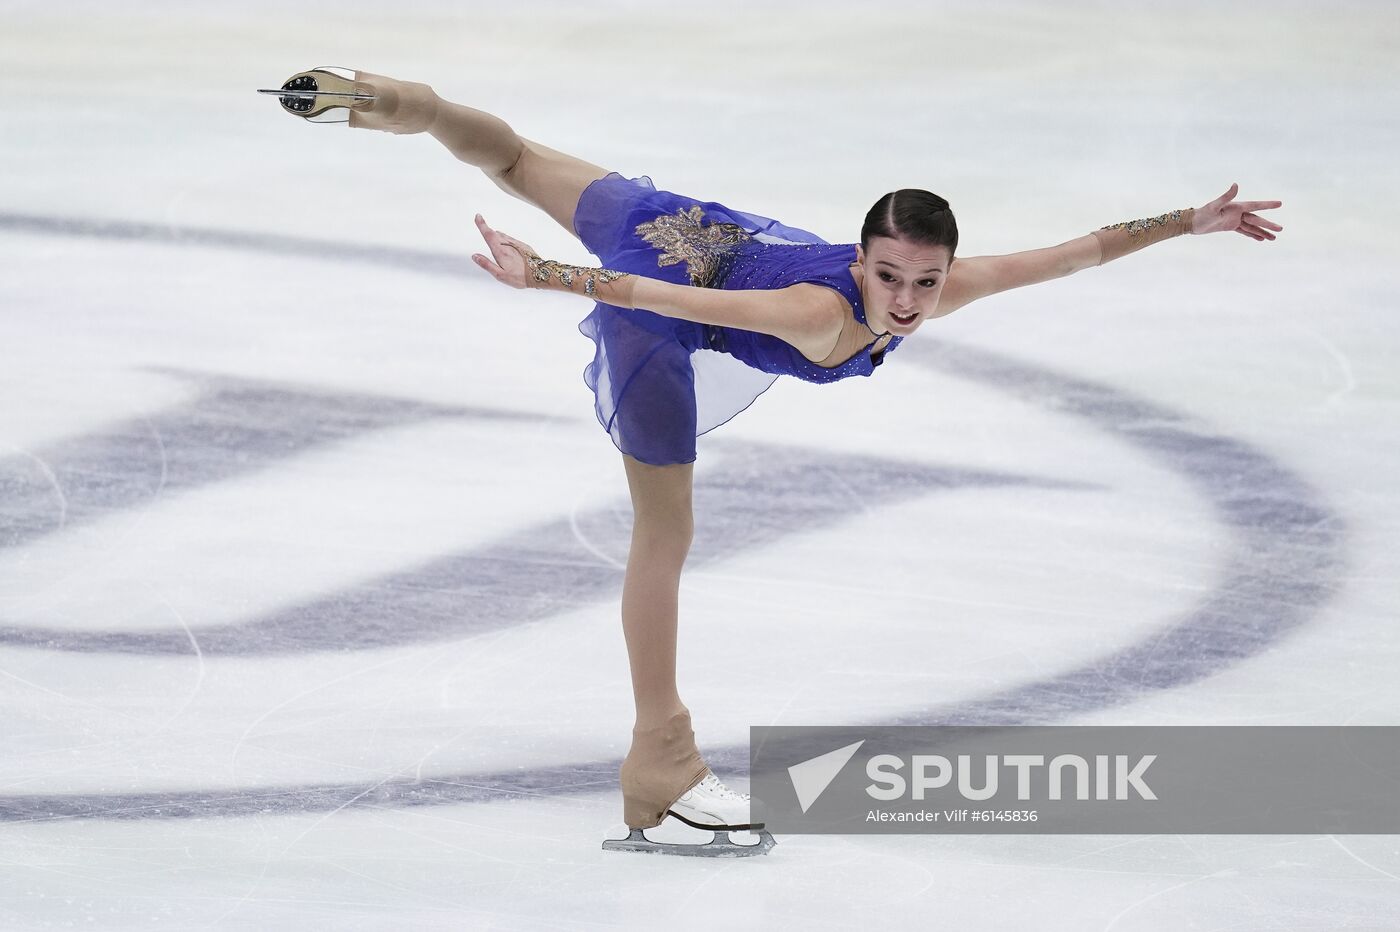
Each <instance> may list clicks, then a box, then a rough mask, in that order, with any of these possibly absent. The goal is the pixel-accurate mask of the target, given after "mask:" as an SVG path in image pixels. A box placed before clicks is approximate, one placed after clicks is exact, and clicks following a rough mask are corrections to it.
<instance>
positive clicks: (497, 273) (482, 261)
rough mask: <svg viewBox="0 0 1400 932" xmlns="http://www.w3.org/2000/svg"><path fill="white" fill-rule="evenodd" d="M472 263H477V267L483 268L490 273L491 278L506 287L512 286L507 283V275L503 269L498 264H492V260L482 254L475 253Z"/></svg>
mask: <svg viewBox="0 0 1400 932" xmlns="http://www.w3.org/2000/svg"><path fill="white" fill-rule="evenodd" d="M472 261H473V262H475V263H476V264H477V265H479V266H481V267H482V268H483V269H485V270H486V271H488V272H490V273H491V277H492V278H494V279H495V280H496V281H498V282H501V283H502V284H505V285H509V284H510V282H508V281H506V279H505V277H504V276H505V273H504V272H503V271H502V270H501V267H500V266H498V265H497V264H496V263H494V262H492V261H491V260H490V259H488V258H486V257H485V256H483V255H481V254H480V253H473V254H472Z"/></svg>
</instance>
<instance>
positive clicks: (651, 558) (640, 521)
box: [622, 454, 695, 729]
mask: <svg viewBox="0 0 1400 932" xmlns="http://www.w3.org/2000/svg"><path fill="white" fill-rule="evenodd" d="M622 459H623V463H624V465H625V466H626V468H627V482H628V486H629V487H630V489H631V492H632V513H633V523H632V546H631V550H630V551H629V552H628V556H627V575H626V578H625V580H624V582H623V586H622V632H623V636H624V637H625V639H626V641H627V657H628V662H629V664H630V665H631V669H632V694H633V698H634V699H635V701H636V707H637V723H636V727H637V728H643V729H645V728H655V727H658V726H661V725H663V724H664V723H665V722H666V721H667V720H668V719H670V718H671V717H672V716H673V715H675V714H676V713H678V712H683V711H685V708H686V707H685V705H684V703H682V702H681V698H680V694H679V692H678V691H677V689H676V629H677V616H678V602H679V594H680V580H681V567H682V565H683V564H684V563H685V558H686V555H687V554H688V553H689V552H690V544H691V540H692V538H693V536H694V532H695V519H694V514H693V512H692V511H691V491H692V482H693V477H694V468H695V464H694V463H684V464H680V465H675V466H652V465H649V464H647V463H643V462H641V461H640V460H637V459H634V458H633V457H630V456H627V455H625V454H624V455H623V458H622Z"/></svg>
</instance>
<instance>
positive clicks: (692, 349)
mask: <svg viewBox="0 0 1400 932" xmlns="http://www.w3.org/2000/svg"><path fill="white" fill-rule="evenodd" d="M574 230H575V232H576V233H578V237H579V239H580V240H581V241H582V242H583V245H584V246H585V247H586V248H587V249H588V251H589V252H591V253H593V254H594V255H595V256H597V257H598V258H599V259H600V260H601V261H602V265H603V267H604V268H609V269H616V270H617V271H620V272H631V273H633V274H636V275H645V276H647V277H649V278H658V279H662V280H664V281H669V282H674V283H676V284H681V285H693V286H697V287H702V288H726V289H732V290H739V289H745V288H755V289H757V288H762V289H777V288H786V287H787V286H788V285H795V284H797V283H799V282H809V283H812V284H817V285H824V286H826V287H828V288H834V289H836V290H837V291H838V292H840V293H841V295H842V296H843V297H844V298H845V299H846V300H847V301H848V302H849V303H850V305H851V309H852V311H853V312H854V313H855V317H856V319H857V320H858V321H860V323H862V324H864V323H865V305H864V303H863V302H862V301H861V297H860V292H859V289H857V287H856V283H855V280H854V279H853V278H852V277H851V273H850V265H851V263H853V262H855V260H856V247H855V246H854V245H832V244H830V243H827V242H826V241H825V240H823V239H822V238H821V237H819V236H817V235H815V234H813V233H809V232H807V231H806V230H800V229H797V228H795V227H789V226H785V225H783V224H781V223H779V222H778V221H776V220H769V219H768V218H766V217H760V216H757V215H755V214H749V213H743V212H741V211H737V210H733V209H731V208H728V207H725V206H724V205H723V204H716V203H713V202H706V201H697V200H695V199H694V198H690V197H685V196H682V195H679V194H673V193H672V192H670V191H658V190H657V189H656V188H655V187H654V186H653V185H652V183H651V179H650V178H648V177H646V176H642V177H641V178H632V179H628V178H623V177H622V176H621V175H619V174H617V173H616V172H612V173H609V174H608V175H606V176H605V177H603V178H599V179H598V180H596V181H594V182H593V183H592V184H591V185H589V186H588V187H587V188H586V189H585V190H584V192H583V194H582V195H581V196H580V197H579V202H578V207H577V208H576V210H575V213H574ZM579 330H580V331H581V332H582V333H583V334H584V336H587V337H588V338H589V339H591V340H593V342H594V344H595V352H594V356H593V361H592V362H591V363H589V364H588V366H587V368H585V369H584V372H583V379H584V381H585V382H586V383H587V384H588V387H589V388H590V389H592V390H593V395H594V399H595V405H594V407H595V410H596V411H597V414H598V421H599V423H601V424H602V425H603V428H604V429H605V430H606V431H607V432H608V433H609V434H610V435H611V436H612V439H613V443H614V444H616V445H617V448H618V449H619V450H621V451H622V452H623V453H626V454H628V455H629V456H633V457H636V458H637V459H639V460H641V461H642V462H644V463H651V464H653V465H657V466H665V465H670V464H673V463H690V462H694V460H695V438H696V437H697V436H699V435H700V434H703V433H705V432H706V431H709V430H713V429H714V428H716V427H718V426H719V425H721V424H723V423H724V422H726V421H728V420H729V419H730V418H732V417H733V416H734V415H736V414H738V413H739V412H740V411H743V410H744V409H745V408H747V407H748V406H749V405H751V404H752V403H753V401H754V399H755V398H757V397H758V396H759V395H761V394H763V392H765V391H767V390H768V388H769V387H770V386H771V385H772V384H773V383H774V382H775V381H777V379H778V376H780V375H794V376H797V377H798V378H800V379H803V380H805V381H809V382H833V381H836V380H837V379H844V378H849V377H851V376H855V375H864V376H869V375H871V374H872V373H873V372H874V370H875V367H876V366H878V365H880V363H881V362H883V357H884V354H885V353H888V352H889V351H891V350H893V349H895V348H896V347H897V346H898V345H899V344H900V342H901V338H900V337H893V338H891V339H890V341H889V343H888V345H886V346H885V348H884V350H882V351H880V352H879V353H877V354H875V356H874V357H873V358H872V355H871V353H870V351H869V348H868V347H867V348H866V349H862V350H860V351H859V352H857V353H856V354H855V355H854V356H852V357H851V358H850V359H848V360H846V361H845V362H843V363H842V364H841V365H839V366H836V367H834V368H823V367H822V366H819V365H817V364H816V363H814V362H812V361H811V360H809V359H807V358H806V357H804V356H803V355H802V353H801V352H799V351H798V350H797V348H796V347H794V346H792V345H791V344H789V343H787V342H785V341H783V340H780V339H778V338H777V337H775V336H772V335H770V334H766V333H755V332H753V331H748V330H739V329H736V328H732V327H719V326H714V325H710V324H700V323H696V322H694V321H689V320H680V319H678V318H674V317H665V316H663V315H661V314H656V313H654V312H652V311H647V310H642V309H633V308H620V307H614V306H613V305H610V304H595V305H594V307H593V313H591V314H589V315H588V316H587V317H586V318H584V320H583V322H582V323H580V324H579Z"/></svg>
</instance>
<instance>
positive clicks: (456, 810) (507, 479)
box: [0, 0, 1400, 932]
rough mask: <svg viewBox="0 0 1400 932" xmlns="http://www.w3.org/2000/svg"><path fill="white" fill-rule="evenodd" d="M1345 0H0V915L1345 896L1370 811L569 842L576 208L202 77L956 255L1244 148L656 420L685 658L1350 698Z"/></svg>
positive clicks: (806, 909) (578, 633) (584, 698)
mask: <svg viewBox="0 0 1400 932" xmlns="http://www.w3.org/2000/svg"><path fill="white" fill-rule="evenodd" d="M1396 31H1397V22H1396V18H1395V14H1394V11H1393V10H1392V9H1391V8H1390V7H1389V6H1387V5H1386V4H1369V3H1360V2H1353V3H1344V4H1333V5H1331V6H1328V7H1327V8H1325V9H1318V8H1315V7H1314V6H1312V5H1305V4H1302V3H1283V4H1278V3H1274V4H1267V5H1265V4H1251V3H1230V4H1218V3H1216V4H1207V3H1203V2H1191V3H1185V4H1180V3H1179V4H1172V5H1170V6H1169V7H1160V8H1156V9H1146V8H1143V9H1135V8H1122V7H1115V6H1112V5H1109V6H1105V5H1102V4H1097V3H1089V2H1083V3H1058V4H1054V5H1049V4H1034V3H1029V2H1004V3H996V4H982V5H976V4H974V5H967V4H964V5H955V6H928V5H922V4H913V3H909V4H884V5H877V6H864V7H862V6H852V5H850V4H835V3H802V4H797V3H795V2H782V3H774V4H757V5H741V4H738V3H733V2H729V0H726V2H724V3H718V4H716V3H708V4H705V5H703V7H674V8H656V7H655V5H647V6H643V5H641V4H633V3H621V2H618V3H594V4H589V5H587V6H583V5H568V4H560V3H524V4H514V5H509V6H508V7H507V8H501V7H500V6H498V5H489V6H488V5H484V4H481V5H477V4H461V3H451V4H449V3H412V4H401V5H398V6H396V7H393V8H392V9H390V8H386V7H383V6H382V5H379V4H368V3H364V2H362V0H354V2H349V3H339V4H336V15H335V16H334V17H333V18H330V19H328V18H327V17H326V16H324V15H323V10H322V9H321V8H313V7H305V8H302V7H297V6H289V5H287V4H285V3H272V2H267V0H259V2H254V3H243V4H233V5H203V6H200V5H187V4H175V3H170V2H159V3H156V2H151V3H143V4H140V5H138V4H122V5H120V6H112V5H107V4H98V3H95V2H91V0H85V2H80V3H75V4H64V5H63V6H62V8H61V9H60V8H57V7H50V6H48V5H41V4H37V3H22V2H11V3H8V4H5V5H4V6H0V60H3V61H4V62H5V63H6V64H5V68H4V72H5V79H6V88H7V90H6V93H5V96H4V99H3V103H0V118H3V121H4V124H3V125H4V132H3V134H0V173H2V174H0V177H4V178H5V179H6V180H5V183H4V185H3V187H2V188H0V192H3V194H2V195H0V244H3V248H4V252H3V256H4V258H3V259H0V269H2V270H3V274H0V747H3V753H0V877H3V883H0V926H2V927H4V928H16V929H19V928H65V927H78V926H84V927H97V928H147V927H154V926H164V927H174V928H248V929H291V928H338V929H378V928H385V929H389V928H393V929H405V928H414V929H435V928H442V929H463V928H503V929H552V928H608V927H618V926H620V927H629V928H650V927H657V926H669V927H677V928H702V927H703V928H714V927H717V926H718V927H735V928H765V929H771V928H788V927H795V928H803V929H848V928H862V927H880V926H887V925H895V924H899V925H910V924H915V925H917V926H919V927H943V928H999V927H1012V926H1014V927H1017V928H1037V929H1075V930H1080V929H1111V930H1117V932H1125V930H1147V929H1164V930H1168V929H1169V930H1176V929H1181V928H1210V929H1225V928H1230V929H1288V930H1302V929H1336V928H1356V929H1381V928H1394V927H1397V926H1400V845H1398V844H1397V842H1396V840H1395V839H1394V838H1393V837H1390V836H1340V837H1332V836H1266V837H1251V836H1225V835H1220V836H1189V835H1187V836H1141V837H1139V836H1093V837H1076V836H974V835H956V836H944V837H933V836H904V837H891V836H878V837H858V836H844V837H837V836H791V837H787V838H782V839H780V844H779V846H778V848H777V849H776V850H775V851H774V852H773V853H772V854H771V855H770V856H768V857H767V858H764V859H761V861H756V862H723V863H711V862H698V863H697V862H694V861H691V860H689V859H667V858H636V857H626V856H621V855H615V854H604V853H603V852H601V851H600V849H599V843H600V842H601V840H602V839H603V838H604V837H606V836H608V835H612V836H614V837H620V836H621V834H622V825H621V819H620V808H619V805H620V797H619V795H618V793H617V790H616V768H617V764H618V761H619V759H620V757H621V755H622V754H623V753H624V752H625V750H626V742H627V739H628V737H629V734H628V729H629V728H630V723H631V696H630V691H629V688H628V685H627V666H626V658H625V654H624V651H623V644H622V638H621V634H620V630H619V625H618V620H617V613H618V608H617V602H618V596H619V590H620V584H621V578H622V576H621V574H622V567H623V566H624V563H625V560H626V551H627V543H628V533H629V530H630V521H631V515H630V507H629V501H628V495H627V488H626V482H625V478H624V476H623V472H622V469H621V464H620V463H619V462H618V459H619V457H618V455H617V452H616V450H615V449H614V448H613V446H612V444H611V442H610V441H609V439H608V437H607V435H606V434H605V433H604V432H603V431H602V430H601V428H599V426H598V425H597V423H596V422H595V421H594V419H593V414H592V402H591V398H590V397H589V395H588V393H587V390H586V388H585V387H584V385H583V380H582V377H581V372H582V368H583V366H584V365H585V364H586V362H587V361H588V359H589V358H591V344H589V343H588V341H587V340H585V339H584V338H583V337H581V336H580V335H579V333H578V332H577V330H576V323H577V321H578V320H579V319H580V318H581V317H582V316H584V314H586V312H587V310H588V305H587V304H586V303H584V302H582V301H576V302H575V303H572V304H571V303H570V301H571V299H569V298H567V297H564V296H560V295H545V294H538V293H530V294H525V293H521V292H512V291H508V290H506V289H504V288H502V287H500V286H499V285H497V284H496V283H494V282H493V281H491V280H489V279H488V278H487V277H486V276H485V275H484V274H482V273H480V272H479V271H477V270H475V269H474V268H472V267H471V264H470V263H469V262H468V261H466V256H467V255H468V254H469V253H470V252H471V251H473V250H475V249H477V248H478V246H477V244H476V234H475V231H474V229H473V228H472V225H471V222H470V220H471V216H472V215H473V214H474V213H475V212H477V211H481V212H482V213H484V214H485V215H486V217H487V219H488V220H489V221H490V222H491V223H492V224H493V225H494V226H496V227H498V228H500V229H503V230H505V231H508V232H509V233H511V234H513V235H515V236H518V237H520V238H521V239H524V240H526V241H527V242H530V243H532V244H533V245H535V246H536V247H537V248H538V249H539V250H540V251H541V252H542V253H544V254H546V255H554V256H557V257H559V258H571V259H575V260H581V259H583V258H584V254H583V252H582V250H581V249H579V248H578V246H577V243H575V242H573V241H572V240H571V239H570V238H569V237H568V235H567V234H566V233H565V231H563V230H562V229H561V228H559V227H557V226H555V225H553V224H552V222H551V221H549V220H548V218H546V217H545V216H543V215H542V214H540V213H539V212H537V211H534V210H533V209H531V208H529V207H528V206H527V205H524V204H522V203H520V202H518V201H515V200H512V199H511V198H509V197H508V196H507V195H505V194H504V193H503V192H501V191H500V190H499V189H498V188H496V187H495V186H494V185H493V184H492V183H491V182H490V181H489V180H488V179H486V178H485V177H484V176H482V175H481V174H480V173H478V172H476V171H475V170H473V169H471V168H469V167H467V166H463V165H462V164H460V163H457V162H455V161H454V160H452V159H451V158H449V157H447V156H446V155H445V153H443V152H442V151H441V150H440V149H439V148H438V147H437V146H436V145H435V144H434V143H433V142H432V141H431V140H430V139H426V138H415V139H398V138H393V137H389V136H387V135H384V134H371V133H354V132H352V131H350V130H348V129H346V128H345V127H343V126H341V127H334V126H332V127H322V126H310V125H305V124H302V123H300V122H298V121H295V120H293V119H291V118H289V117H286V116H285V115H283V114H282V113H280V112H279V109H278V108H277V106H276V104H275V103H273V102H272V101H270V100H268V99H267V98H266V97H259V96H257V95H255V94H253V93H252V91H253V89H255V88H257V87H265V86H268V85H269V82H274V81H276V82H280V81H281V80H282V79H284V78H285V77H286V76H287V75H289V74H291V73H293V72H294V71H298V70H302V69H304V68H307V67H311V66H313V65H317V64H323V63H327V62H330V63H333V64H335V63H338V64H347V65H351V66H355V67H359V68H364V69H367V70H373V71H377V72H380V73H386V74H393V75H400V76H403V77H406V78H412V79H417V80H424V81H428V82H430V83H432V84H433V85H434V87H436V88H437V89H438V91H439V92H440V93H442V94H443V95H444V96H447V97H449V98H451V99H454V100H457V101H461V102H464V103H469V104H471V105H473V106H477V107H481V108H484V109H487V110H490V111H492V112H495V113H499V114H501V115H502V116H503V117H505V118H506V119H507V120H509V121H510V122H511V123H512V124H513V125H514V126H515V127H516V128H517V129H518V130H519V131H520V132H521V133H522V134H524V135H526V136H528V137H530V138H532V139H537V140H540V141H542V142H544V143H545V144H548V145H551V146H554V147H556V148H560V149H564V150H566V151H572V152H577V153H578V154H579V155H581V156H583V157H585V158H587V159H589V160H591V161H594V162H597V163H598V164H601V165H605V166H608V167H609V168H612V169H615V170H617V171H620V172H623V173H624V174H628V175H639V174H643V173H645V174H649V175H650V176H651V177H652V178H653V179H654V180H655V181H656V183H657V185H658V186H660V187H663V188H668V189H670V190H675V191H680V192H683V193H686V194H691V195H695V196H699V197H702V198H705V199H712V200H718V201H722V202H724V203H727V204H730V205H732V206H734V207H736V208H739V209H744V210H750V211H753V212H757V213H760V214H764V215H767V216H772V217H776V218H779V219H781V220H783V221H784V222H787V223H791V224H795V225H798V226H803V227H806V228H808V229H812V230H814V231H815V232H817V233H819V234H820V235H822V236H824V237H826V238H827V239H829V240H831V241H835V242H852V241H854V240H855V239H857V238H858V235H859V225H860V220H861V218H862V217H863V215H864V212H865V210H866V209H867V208H868V206H869V204H870V203H871V202H872V201H873V200H874V199H875V198H876V197H878V196H879V195H880V194H882V193H884V192H885V191H887V190H890V189H891V188H894V187H903V186H916V187H925V188H929V189H932V190H935V191H938V192H939V193H941V194H943V195H944V196H946V197H948V198H949V200H950V201H951V202H952V204H953V207H954V209H955V210H956V211H957V214H958V218H959V225H960V228H961V231H962V242H961V246H960V250H959V251H960V254H962V255H977V254H1000V253H1005V252H1011V251H1015V250H1021V249H1031V248H1037V247H1041V246H1049V245H1054V244H1056V243H1059V242H1063V241H1065V240H1067V239H1072V238H1074V237H1076V236H1080V235H1082V234H1083V233H1085V232H1088V231H1089V230H1092V229H1096V228H1098V227H1100V226H1103V225H1105V224H1108V223H1114V222H1118V221H1121V220H1129V219H1133V218H1137V217H1142V216H1150V215H1153V214H1157V213H1161V212H1163V211H1165V210H1169V209H1173V208H1176V207H1184V206H1190V205H1198V204H1201V203H1204V202H1205V201H1207V200H1209V199H1211V198H1213V197H1215V196H1216V195H1218V194H1220V193H1221V192H1222V191H1224V190H1225V188H1226V187H1228V186H1229V185H1230V183H1231V182H1236V181H1237V182H1239V183H1240V185H1241V197H1243V198H1249V199H1255V198H1258V199H1265V198H1278V199H1282V200H1283V201H1284V202H1285V207H1284V208H1283V209H1282V210H1279V211H1276V212H1274V216H1275V219H1277V221H1278V222H1280V223H1282V224H1283V225H1284V226H1285V228H1286V229H1285V230H1284V232H1283V234H1282V235H1281V237H1280V238H1279V240H1278V241H1277V242H1272V243H1267V244H1260V243H1255V242H1252V241H1250V240H1247V239H1245V238H1244V237H1240V236H1235V235H1233V234H1230V235H1224V234H1221V235H1215V236H1211V237H1192V238H1186V239H1183V240H1179V241H1174V242H1171V243H1167V244H1164V245H1161V246H1156V247H1153V248H1151V249H1149V250H1147V251H1146V252H1144V253H1140V254H1137V255H1134V256H1131V257H1129V258H1126V259H1124V260H1121V261H1120V262H1115V263H1113V264H1112V265H1110V266H1106V267H1104V268H1102V269H1096V270H1090V271H1086V272H1083V273H1080V274H1078V275H1075V276H1072V277H1070V278H1067V279H1064V280H1060V281H1056V282H1051V283H1047V284H1044V285H1041V286H1037V287H1033V288H1028V289H1022V290H1019V291H1015V292H1010V293H1007V294H1005V295H1001V296H998V297H997V298H994V299H991V300H988V301H985V302H982V303H980V304H974V305H972V306H970V307H969V308H967V309H966V310H964V311H962V312H960V313H958V314H956V315H953V316H952V317H949V318H946V319H943V320H939V321H936V322H934V323H931V324H926V325H925V326H924V327H923V328H922V329H921V330H920V332H919V333H918V334H916V335H915V337H913V338H911V339H910V340H908V341H907V342H906V343H905V344H904V346H903V347H902V348H901V349H900V351H899V352H898V353H897V354H895V355H894V356H891V357H890V358H889V360H888V362H887V364H886V365H884V366H882V367H881V368H880V369H879V370H877V374H876V376H875V377H874V378H871V379H868V380H865V379H861V380H850V381H847V382H843V383H839V384H837V385H831V386H821V387H818V386H811V385H806V384H803V383H797V382H791V381H780V382H779V383H778V384H777V385H776V386H775V387H774V388H773V389H771V390H770V391H769V392H768V393H767V394H765V395H764V396H763V397H762V398H761V399H760V400H759V402H758V403H756V404H755V405H754V406H753V407H752V408H751V409H749V410H748V411H746V412H744V413H743V414H742V415H741V416H740V417H738V418H736V419H735V420H734V421H733V422H731V423H730V424H727V425H725V426H723V427H721V428H719V429H717V430H716V431H714V432H712V433H710V434H707V435H706V436H704V437H702V438H701V440H700V458H699V461H698V462H697V465H696V471H695V476H696V489H695V503H696V539H695V545H694V549H693V551H692V554H691V557H690V560H689V562H688V564H687V570H686V575H685V577H684V579H683V581H682V600H681V604H682V614H681V620H682V628H681V650H680V658H679V664H680V678H681V686H682V692H683V695H684V696H685V698H686V701H687V702H688V704H689V705H690V707H691V709H692V711H693V713H694V715H695V722H696V730H697V734H698V736H699V739H700V742H701V747H702V750H704V751H705V753H706V756H707V758H708V759H709V760H710V761H711V763H712V764H714V765H715V767H716V768H717V769H719V770H720V771H721V773H722V774H727V775H737V777H736V778H735V779H734V780H732V781H731V782H733V783H735V784H736V785H742V783H743V779H742V774H743V772H744V769H745V767H746V755H747V734H748V732H747V729H748V727H749V726H750V725H760V724H847V723H895V722H899V723H919V722H976V723H1016V722H1025V723H1031V722H1035V723H1065V724H1109V723H1113V724H1122V723H1142V724H1188V723H1199V724H1252V723H1258V724H1271V723H1272V724H1392V725H1393V724H1400V720H1397V719H1398V717H1397V710H1400V686H1397V682H1400V677H1397V671H1400V634H1397V628H1396V625H1395V621H1396V618H1397V614H1400V612H1398V611H1397V610H1398V609H1400V589H1397V587H1396V585H1395V581H1396V578H1397V569H1400V567H1397V557H1396V555H1397V553H1400V546H1398V544H1400V533H1397V531H1400V496H1397V494H1396V493H1397V491H1400V489H1397V481H1396V470H1395V465H1394V464H1395V463H1396V462H1397V461H1400V430H1397V425H1400V369H1398V368H1397V367H1396V365H1395V359H1396V353H1397V350H1400V323H1397V321H1400V317H1397V315H1396V308H1397V303H1400V302H1397V297H1400V289H1397V275H1398V274H1400V273H1397V264H1396V262H1395V258H1396V255H1397V248H1396V247H1397V245H1400V238H1398V237H1397V235H1396V234H1395V232H1394V228H1393V218H1394V216H1395V215H1396V208H1397V207H1400V196H1397V195H1400V186H1397V184H1396V181H1397V169H1396V167H1395V164H1396V163H1395V159H1394V153H1395V151H1396V149H1397V143H1400V131H1397V123H1396V121H1395V119H1394V114H1395V113H1396V112H1397V103H1400V100H1397V98H1400V89H1398V88H1397V86H1396V84H1395V82H1394V81H1393V80H1391V79H1390V75H1391V73H1392V71H1393V66H1392V64H1391V62H1392V57H1393V48H1394V45H1395V41H1396Z"/></svg>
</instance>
